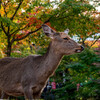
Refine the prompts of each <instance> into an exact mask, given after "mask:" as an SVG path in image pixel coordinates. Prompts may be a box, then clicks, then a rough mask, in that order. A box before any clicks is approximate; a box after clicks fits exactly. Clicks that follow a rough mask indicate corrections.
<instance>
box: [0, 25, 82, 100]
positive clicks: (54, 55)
mask: <svg viewBox="0 0 100 100" xmlns="http://www.w3.org/2000/svg"><path fill="white" fill-rule="evenodd" d="M42 29H43V32H44V33H45V35H46V36H48V37H49V38H51V42H50V44H49V46H48V49H47V52H46V53H45V54H44V55H43V56H41V55H37V56H34V55H30V56H27V57H23V58H11V57H5V58H2V59H0V90H1V91H3V92H4V93H5V94H7V95H9V96H15V97H17V96H25V99H28V100H32V99H39V98H40V96H41V93H42V91H43V89H44V87H45V86H46V83H47V81H48V79H49V78H50V77H51V76H52V75H53V74H54V72H55V71H56V69H57V68H58V65H59V64H60V61H61V59H62V57H63V56H64V55H71V54H74V53H81V52H82V51H83V50H84V47H83V46H82V45H81V44H79V43H77V42H75V41H74V40H73V39H71V38H70V37H69V35H68V32H69V29H67V30H65V31H64V32H57V31H55V30H53V29H52V28H50V27H49V26H48V25H46V24H43V25H42ZM2 98H3V97H2Z"/></svg>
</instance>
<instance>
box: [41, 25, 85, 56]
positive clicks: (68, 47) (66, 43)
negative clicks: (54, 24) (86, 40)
mask: <svg viewBox="0 0 100 100" xmlns="http://www.w3.org/2000/svg"><path fill="white" fill-rule="evenodd" d="M42 28H43V31H44V33H45V34H46V35H47V36H48V37H50V38H51V40H52V46H53V47H54V48H55V50H56V52H58V53H61V54H64V55H70V54H74V53H80V52H82V51H83V50H84V47H83V46H82V45H80V44H78V43H77V42H75V41H74V40H72V39H71V38H70V37H69V36H68V32H69V29H67V30H65V31H64V32H56V31H54V30H53V29H51V28H50V27H49V26H47V25H45V24H44V25H42Z"/></svg>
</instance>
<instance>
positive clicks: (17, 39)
mask: <svg viewBox="0 0 100 100" xmlns="http://www.w3.org/2000/svg"><path fill="white" fill-rule="evenodd" d="M50 19H51V17H50V18H49V19H48V20H47V21H45V22H44V23H43V24H45V23H47V22H49V21H50ZM41 28H42V26H41V27H39V28H38V29H36V30H34V31H31V32H28V33H27V34H26V35H25V36H23V37H21V38H16V39H15V37H14V38H13V39H12V42H14V41H20V40H23V39H25V38H26V37H27V36H29V35H30V34H32V33H35V32H37V31H39V30H40V29H41Z"/></svg>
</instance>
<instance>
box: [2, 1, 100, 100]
mask: <svg viewBox="0 0 100 100" xmlns="http://www.w3.org/2000/svg"><path fill="white" fill-rule="evenodd" d="M42 24H47V25H48V26H50V27H51V28H52V29H54V30H56V31H64V30H65V29H67V28H68V29H69V30H70V32H69V36H70V37H71V38H73V39H74V40H75V41H77V42H78V43H80V44H82V45H83V46H84V47H85V50H84V51H83V52H82V53H80V54H74V55H70V56H64V57H63V59H62V61H61V64H60V65H59V67H58V69H57V70H56V72H55V74H54V76H52V77H51V78H50V79H49V81H48V84H47V86H46V87H45V89H44V92H43V93H42V96H41V98H42V99H45V100H100V0H0V58H3V57H25V56H28V55H35V54H41V55H43V54H44V53H45V52H46V50H47V47H48V45H49V43H50V39H49V38H48V37H46V36H45V35H44V33H43V30H42V29H41V25H42ZM10 98H12V99H13V98H14V97H10ZM16 99H18V100H19V99H20V100H23V99H24V98H23V97H19V98H16Z"/></svg>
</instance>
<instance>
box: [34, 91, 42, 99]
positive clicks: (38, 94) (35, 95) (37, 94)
mask: <svg viewBox="0 0 100 100" xmlns="http://www.w3.org/2000/svg"><path fill="white" fill-rule="evenodd" d="M40 96H41V95H40V92H38V93H35V94H33V98H34V100H39V99H40Z"/></svg>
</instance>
